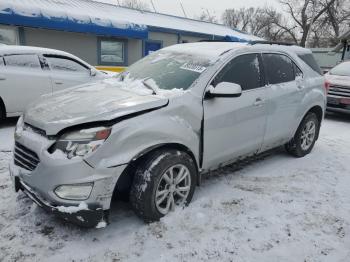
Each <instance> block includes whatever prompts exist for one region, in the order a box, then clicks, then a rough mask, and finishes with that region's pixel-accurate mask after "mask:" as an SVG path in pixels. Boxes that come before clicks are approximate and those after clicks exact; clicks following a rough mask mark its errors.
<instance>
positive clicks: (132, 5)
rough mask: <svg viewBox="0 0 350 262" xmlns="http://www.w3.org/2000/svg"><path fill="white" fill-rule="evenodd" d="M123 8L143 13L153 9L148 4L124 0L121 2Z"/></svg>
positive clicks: (136, 0)
mask: <svg viewBox="0 0 350 262" xmlns="http://www.w3.org/2000/svg"><path fill="white" fill-rule="evenodd" d="M120 5H121V6H124V7H128V8H133V9H137V10H141V11H150V10H151V8H150V7H149V5H148V4H147V3H144V2H142V1H140V0H123V1H121V2H120Z"/></svg>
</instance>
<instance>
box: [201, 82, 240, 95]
mask: <svg viewBox="0 0 350 262" xmlns="http://www.w3.org/2000/svg"><path fill="white" fill-rule="evenodd" d="M241 95H242V87H241V86H240V85H239V84H234V83H229V82H221V83H219V84H218V85H217V86H216V87H215V88H214V87H212V86H211V87H210V89H209V91H208V92H207V93H206V98H214V97H240V96H241Z"/></svg>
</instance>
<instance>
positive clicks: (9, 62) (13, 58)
mask: <svg viewBox="0 0 350 262" xmlns="http://www.w3.org/2000/svg"><path fill="white" fill-rule="evenodd" d="M5 63H6V66H15V67H26V68H40V67H41V66H40V62H39V58H38V56H37V55H9V56H5Z"/></svg>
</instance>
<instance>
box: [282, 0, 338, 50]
mask: <svg viewBox="0 0 350 262" xmlns="http://www.w3.org/2000/svg"><path fill="white" fill-rule="evenodd" d="M335 1H336V0H302V1H301V0H280V3H281V4H282V5H284V6H285V7H286V12H287V13H289V15H290V16H291V18H292V21H293V23H294V26H295V28H297V29H299V30H300V31H301V32H300V34H301V39H300V41H299V44H300V45H301V46H304V47H305V45H306V42H307V39H308V36H309V34H310V32H311V31H312V26H313V25H314V24H315V23H316V22H317V21H319V19H320V18H321V16H322V15H323V14H324V13H326V12H327V11H328V10H329V9H330V8H331V7H332V5H334V3H335Z"/></svg>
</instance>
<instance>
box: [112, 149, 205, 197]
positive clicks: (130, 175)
mask: <svg viewBox="0 0 350 262" xmlns="http://www.w3.org/2000/svg"><path fill="white" fill-rule="evenodd" d="M166 149H167V150H179V151H182V152H185V153H187V154H188V155H189V156H190V157H191V159H192V161H193V163H194V164H195V166H196V170H197V174H196V175H197V184H198V185H199V184H200V180H201V178H200V172H199V168H198V163H197V160H196V158H195V155H194V153H193V152H192V151H191V150H190V149H189V148H188V147H186V146H185V145H182V144H179V143H167V144H158V145H154V146H152V147H149V148H147V149H145V150H143V151H142V152H140V153H138V154H137V155H136V156H135V157H133V158H132V160H131V161H130V163H129V164H128V165H127V167H126V168H125V169H124V171H123V173H122V174H121V176H120V177H119V179H118V181H117V183H116V185H115V186H114V191H113V197H119V195H120V194H122V195H124V194H126V193H129V192H130V189H131V185H132V183H133V180H134V175H135V169H136V167H137V165H138V164H139V163H140V161H142V160H143V159H145V158H146V157H147V156H148V155H149V154H151V153H153V152H155V151H158V150H166ZM123 198H124V197H122V199H123Z"/></svg>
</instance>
